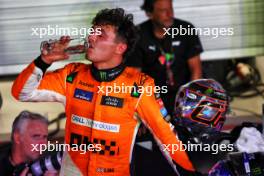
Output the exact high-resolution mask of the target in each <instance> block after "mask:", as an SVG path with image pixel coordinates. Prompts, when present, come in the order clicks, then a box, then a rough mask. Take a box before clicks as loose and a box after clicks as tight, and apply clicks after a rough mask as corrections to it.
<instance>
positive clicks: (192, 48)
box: [187, 25, 203, 59]
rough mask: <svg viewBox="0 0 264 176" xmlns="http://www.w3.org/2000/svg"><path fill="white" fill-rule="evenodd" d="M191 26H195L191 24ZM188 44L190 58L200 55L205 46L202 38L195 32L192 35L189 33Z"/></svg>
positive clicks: (188, 56)
mask: <svg viewBox="0 0 264 176" xmlns="http://www.w3.org/2000/svg"><path fill="white" fill-rule="evenodd" d="M191 28H192V29H194V28H195V27H194V26H193V25H191ZM187 40H188V45H187V58H188V59H190V58H192V57H194V56H197V55H200V54H201V53H202V52H203V46H202V43H201V41H200V38H199V36H198V35H196V34H195V33H194V34H192V35H188V38H187Z"/></svg>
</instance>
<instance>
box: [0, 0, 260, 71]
mask: <svg viewBox="0 0 264 176" xmlns="http://www.w3.org/2000/svg"><path fill="white" fill-rule="evenodd" d="M142 2H143V0H133V1H131V0H75V1H72V0H57V1H54V0H46V1H41V0H35V1H27V0H12V1H10V0H0V34H1V41H0V75H8V74H17V73H19V72H20V71H21V70H22V69H23V68H24V67H25V66H26V64H28V63H29V62H31V61H32V59H33V58H35V57H36V56H38V55H39V46H40V43H41V41H45V40H48V39H55V38H57V39H58V38H59V37H60V36H59V35H57V36H56V35H51V36H48V35H47V34H46V35H42V36H37V35H35V32H34V31H37V29H39V30H38V31H40V30H42V29H44V28H48V26H50V27H53V28H56V27H57V28H82V27H86V28H87V27H90V22H91V19H92V18H93V17H94V15H95V13H96V12H98V11H99V10H100V9H102V8H114V7H123V8H125V9H126V10H127V12H129V13H133V14H134V17H135V23H140V22H142V21H143V20H145V19H146V16H145V14H144V12H143V11H141V10H140V8H139V7H140V5H141V4H142ZM174 10H175V16H176V17H178V18H181V19H184V20H187V21H190V22H192V23H193V24H194V25H195V26H196V27H197V28H202V29H203V30H204V32H205V31H206V30H208V28H209V29H210V30H211V32H213V31H214V29H215V28H218V30H219V29H220V28H233V30H234V34H233V35H232V36H221V35H219V36H217V37H216V35H213V34H211V35H210V36H206V35H202V36H201V40H202V43H203V45H204V48H205V52H204V53H203V54H202V59H203V60H217V59H228V58H240V57H249V56H253V57H254V56H257V55H263V54H264V18H263V16H264V1H263V0H222V1H217V0H211V1H208V0H177V1H176V0H175V1H174ZM33 29H34V30H33ZM214 32H215V31H214ZM218 33H219V31H218ZM33 34H34V35H33ZM40 37H41V38H40ZM82 59H83V55H81V56H79V57H75V58H74V60H82ZM71 61H72V60H71ZM61 64H62V65H64V64H65V63H61ZM61 64H54V67H53V68H56V67H60V66H61Z"/></svg>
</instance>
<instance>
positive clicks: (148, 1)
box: [140, 0, 157, 13]
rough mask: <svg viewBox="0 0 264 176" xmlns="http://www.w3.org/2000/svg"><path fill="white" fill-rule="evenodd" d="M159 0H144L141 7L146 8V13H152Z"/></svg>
mask: <svg viewBox="0 0 264 176" xmlns="http://www.w3.org/2000/svg"><path fill="white" fill-rule="evenodd" d="M156 1H157V0H144V3H143V4H142V6H141V7H140V8H141V9H142V10H144V11H145V12H146V13H151V12H153V9H154V3H155V2H156Z"/></svg>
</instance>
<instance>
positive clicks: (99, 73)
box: [91, 63, 125, 82]
mask: <svg viewBox="0 0 264 176" xmlns="http://www.w3.org/2000/svg"><path fill="white" fill-rule="evenodd" d="M124 69H125V65H124V64H123V63H121V64H120V65H118V66H116V67H114V68H110V69H103V70H99V69H97V68H96V67H95V66H94V64H92V68H91V73H92V76H93V77H94V79H95V80H96V81H99V82H109V81H113V80H114V79H115V78H117V77H118V76H119V75H120V74H121V73H122V72H123V71H124Z"/></svg>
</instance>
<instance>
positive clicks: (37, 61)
mask: <svg viewBox="0 0 264 176" xmlns="http://www.w3.org/2000/svg"><path fill="white" fill-rule="evenodd" d="M34 64H35V65H36V67H38V68H40V69H41V70H42V72H43V74H44V73H45V72H46V70H47V69H48V68H49V66H50V65H51V64H47V63H45V62H44V61H43V60H42V59H41V55H39V56H38V57H37V58H36V59H35V60H34Z"/></svg>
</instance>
